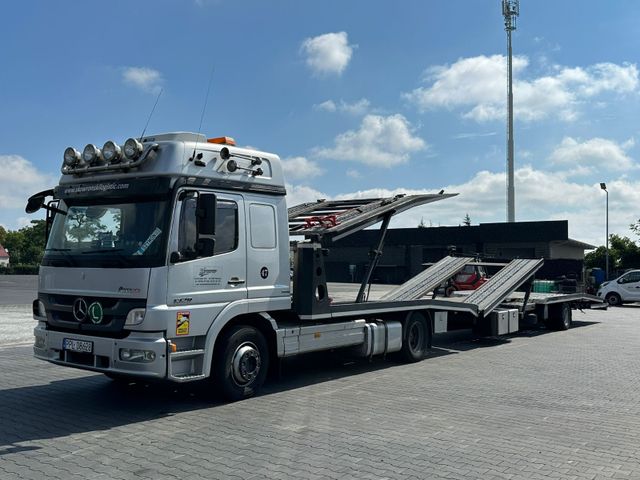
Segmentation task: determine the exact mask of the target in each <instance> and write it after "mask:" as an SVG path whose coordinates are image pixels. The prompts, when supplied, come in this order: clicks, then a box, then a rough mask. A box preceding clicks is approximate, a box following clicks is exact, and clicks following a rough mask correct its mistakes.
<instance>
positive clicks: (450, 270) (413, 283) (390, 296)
mask: <svg viewBox="0 0 640 480" xmlns="http://www.w3.org/2000/svg"><path fill="white" fill-rule="evenodd" d="M472 261H473V258H471V257H444V258H443V259H442V260H440V261H439V262H437V263H434V264H433V265H431V266H430V267H429V268H427V269H426V270H423V271H422V272H420V273H419V274H418V275H416V276H415V277H413V278H410V279H409V280H407V281H406V282H404V283H403V284H402V285H400V286H398V287H396V288H395V289H393V290H391V291H390V292H387V293H386V294H385V295H383V296H382V297H381V300H387V301H395V300H418V299H419V298H421V297H423V296H424V295H425V294H427V293H429V292H432V291H433V290H434V289H435V288H437V287H438V286H439V285H441V284H442V283H444V282H446V281H447V280H449V279H450V278H451V277H453V276H454V275H455V274H456V273H458V272H459V271H460V270H462V269H463V268H464V266H465V265H467V264H468V263H471V262H472Z"/></svg>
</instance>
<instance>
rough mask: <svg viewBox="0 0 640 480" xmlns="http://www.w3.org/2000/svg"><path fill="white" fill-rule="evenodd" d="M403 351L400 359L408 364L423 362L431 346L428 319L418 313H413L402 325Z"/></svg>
mask: <svg viewBox="0 0 640 480" xmlns="http://www.w3.org/2000/svg"><path fill="white" fill-rule="evenodd" d="M402 330H403V332H402V349H401V350H400V352H399V353H400V358H401V359H402V360H403V361H404V362H407V363H413V362H418V361H420V360H422V359H423V358H424V356H425V354H426V352H427V345H428V344H429V337H430V332H429V325H428V324H427V319H426V318H425V317H424V315H422V314H421V313H418V312H411V313H410V314H409V315H408V316H407V318H406V319H405V321H404V324H403V325H402Z"/></svg>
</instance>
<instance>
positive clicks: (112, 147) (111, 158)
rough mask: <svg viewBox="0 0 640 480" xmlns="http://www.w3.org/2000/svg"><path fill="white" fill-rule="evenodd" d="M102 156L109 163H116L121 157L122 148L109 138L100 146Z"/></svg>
mask: <svg viewBox="0 0 640 480" xmlns="http://www.w3.org/2000/svg"><path fill="white" fill-rule="evenodd" d="M102 156H103V157H104V159H105V160H106V161H107V162H109V163H118V162H119V161H120V158H121V157H122V149H121V148H120V146H119V145H117V144H116V143H115V142H112V141H111V140H109V141H108V142H106V143H105V144H104V146H103V147H102Z"/></svg>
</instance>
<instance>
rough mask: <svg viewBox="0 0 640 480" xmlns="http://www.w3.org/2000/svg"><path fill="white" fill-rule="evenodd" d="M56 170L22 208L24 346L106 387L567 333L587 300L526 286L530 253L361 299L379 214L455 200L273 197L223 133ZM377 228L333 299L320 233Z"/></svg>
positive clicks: (93, 153)
mask: <svg viewBox="0 0 640 480" xmlns="http://www.w3.org/2000/svg"><path fill="white" fill-rule="evenodd" d="M61 174H62V175H61V178H60V181H59V183H58V185H57V186H55V188H52V189H50V190H45V191H42V192H39V193H36V194H34V195H33V196H31V197H30V198H29V200H28V202H27V206H26V211H27V213H34V212H36V211H38V210H40V209H45V210H46V235H47V242H46V250H45V253H44V256H43V260H42V264H41V266H40V270H39V280H38V296H37V299H35V300H34V302H33V316H34V319H35V320H37V325H36V327H35V329H34V336H35V339H34V347H33V349H34V355H35V357H36V358H38V359H42V360H45V361H48V362H51V363H54V364H57V365H62V366H67V367H74V368H80V369H85V370H90V371H95V372H101V373H103V374H105V375H107V376H108V377H110V378H113V379H116V380H122V379H124V380H130V379H131V380H136V379H137V380H142V381H150V380H161V381H169V382H178V383H185V382H194V381H205V382H211V385H212V387H211V388H212V389H213V390H215V391H216V392H220V393H222V394H223V395H224V396H225V397H226V398H227V399H229V400H239V399H243V398H246V397H250V396H252V395H254V394H256V392H258V391H259V389H260V387H261V386H262V385H263V383H264V382H265V378H266V376H267V371H268V370H269V367H270V366H274V365H276V364H277V363H278V362H279V361H280V360H281V359H283V358H287V357H293V356H296V355H301V354H305V353H308V352H317V351H327V350H334V349H349V350H350V351H351V352H352V353H353V354H355V355H359V356H362V357H372V356H374V355H393V356H395V357H397V358H398V359H399V360H401V361H404V362H417V361H420V360H422V359H423V358H424V357H425V354H426V352H427V351H428V349H429V348H430V347H431V343H432V339H433V336H434V335H436V334H438V333H441V332H446V331H448V330H452V329H456V328H475V329H476V330H477V331H479V332H482V333H486V334H504V333H512V332H514V331H517V329H518V328H519V322H520V321H522V320H523V319H524V318H525V317H526V316H529V317H531V316H534V317H536V318H537V319H538V320H539V321H542V322H545V323H546V324H547V325H548V326H549V327H550V328H554V329H566V328H569V326H570V325H571V311H572V308H575V307H578V306H585V305H589V304H591V303H598V302H600V303H601V301H600V300H599V299H597V298H595V297H590V296H585V295H581V294H575V295H555V296H536V295H534V294H530V290H531V289H530V285H531V282H532V281H533V277H534V275H535V272H536V270H537V269H539V268H540V266H541V265H542V260H541V259H517V260H514V261H512V262H510V263H509V264H508V265H507V266H505V267H504V268H503V269H502V270H501V271H500V272H499V273H498V274H496V275H495V276H493V277H492V278H491V279H490V280H489V281H487V282H486V283H484V284H483V285H482V286H481V287H480V288H478V289H477V290H475V291H473V292H472V293H471V294H470V295H468V296H465V297H460V298H447V299H442V298H428V297H427V294H428V292H431V291H433V290H434V289H436V288H437V287H438V286H439V285H441V284H442V283H443V282H446V281H447V280H448V279H449V278H451V277H453V276H454V275H455V274H456V273H457V272H458V271H460V270H461V269H463V268H464V266H465V265H466V263H468V262H470V261H471V259H467V258H458V257H445V258H444V259H442V260H441V261H439V262H437V263H436V264H434V265H432V266H430V267H429V268H427V269H426V270H424V271H423V272H421V273H420V274H419V275H417V276H416V277H413V278H411V279H409V280H408V281H407V282H405V283H404V284H402V285H399V286H396V287H393V288H391V289H390V290H389V291H387V292H386V293H385V294H384V295H383V296H382V297H381V298H378V299H376V300H373V299H371V298H369V289H370V286H371V278H372V273H373V272H374V270H375V268H376V264H377V262H378V260H379V258H380V255H381V254H382V250H383V246H384V239H385V235H386V232H387V229H388V227H389V222H390V220H391V218H392V216H393V215H395V214H398V213H400V212H403V211H405V210H407V209H409V208H412V207H415V206H418V205H424V204H428V203H432V202H436V201H441V200H445V199H447V198H449V197H451V196H453V194H445V193H443V192H440V193H439V194H425V195H397V196H394V197H390V198H372V199H355V200H318V201H317V202H310V203H304V204H302V205H296V206H293V207H291V208H287V203H286V198H287V197H286V188H285V179H284V174H283V168H282V164H281V162H280V159H279V157H278V156H277V155H275V154H271V153H267V152H262V151H259V150H256V149H253V148H241V147H238V146H237V145H236V144H235V141H234V140H233V139H232V138H230V137H217V138H207V137H206V136H205V135H202V134H199V133H198V134H196V133H188V132H177V133H166V134H159V135H149V136H145V137H141V138H129V139H128V140H126V141H125V142H124V144H122V145H120V144H118V143H116V142H114V141H111V140H109V141H107V142H106V143H105V144H104V145H103V147H102V148H99V147H98V146H96V145H94V144H87V145H86V146H85V147H84V149H83V150H82V152H80V151H79V150H77V149H76V148H74V147H69V148H67V149H66V150H65V152H64V155H63V162H62V167H61ZM377 224H379V225H380V228H379V239H378V241H377V243H376V244H375V245H373V246H372V247H373V249H372V260H371V262H370V265H369V268H368V270H367V272H366V274H365V275H364V279H363V280H362V282H361V283H360V284H359V285H358V292H357V294H355V296H354V298H353V299H350V300H347V301H336V300H334V299H333V297H332V296H331V295H330V291H329V288H330V284H329V283H328V282H327V276H326V269H325V260H324V259H325V257H326V256H327V255H330V251H331V243H332V242H333V241H336V240H339V239H340V238H343V237H345V236H347V235H350V234H352V233H354V232H356V231H359V230H361V229H363V228H367V227H373V226H375V225H377ZM295 238H297V239H299V240H300V241H296V242H291V239H295ZM290 255H292V258H293V273H292V275H291V274H290ZM519 287H522V288H521V289H524V293H522V292H518V291H516V290H517V289H518V288H519Z"/></svg>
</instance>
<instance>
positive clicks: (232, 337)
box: [213, 325, 269, 401]
mask: <svg viewBox="0 0 640 480" xmlns="http://www.w3.org/2000/svg"><path fill="white" fill-rule="evenodd" d="M268 369H269V349H268V347H267V341H266V340H265V338H264V335H262V333H261V332H260V331H259V330H258V329H256V328H254V327H250V326H246V325H239V326H236V327H233V328H232V329H230V330H229V331H228V332H226V333H225V334H224V335H223V336H222V337H221V338H220V341H219V343H218V348H217V349H216V351H215V352H214V354H213V380H214V382H215V385H216V386H217V387H218V388H220V389H221V391H222V394H223V395H224V397H225V398H226V399H227V400H231V401H236V400H242V399H243V398H247V397H251V396H253V395H255V394H256V392H257V391H258V390H259V389H260V387H261V386H262V384H263V383H264V380H265V378H266V376H267V371H268Z"/></svg>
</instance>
